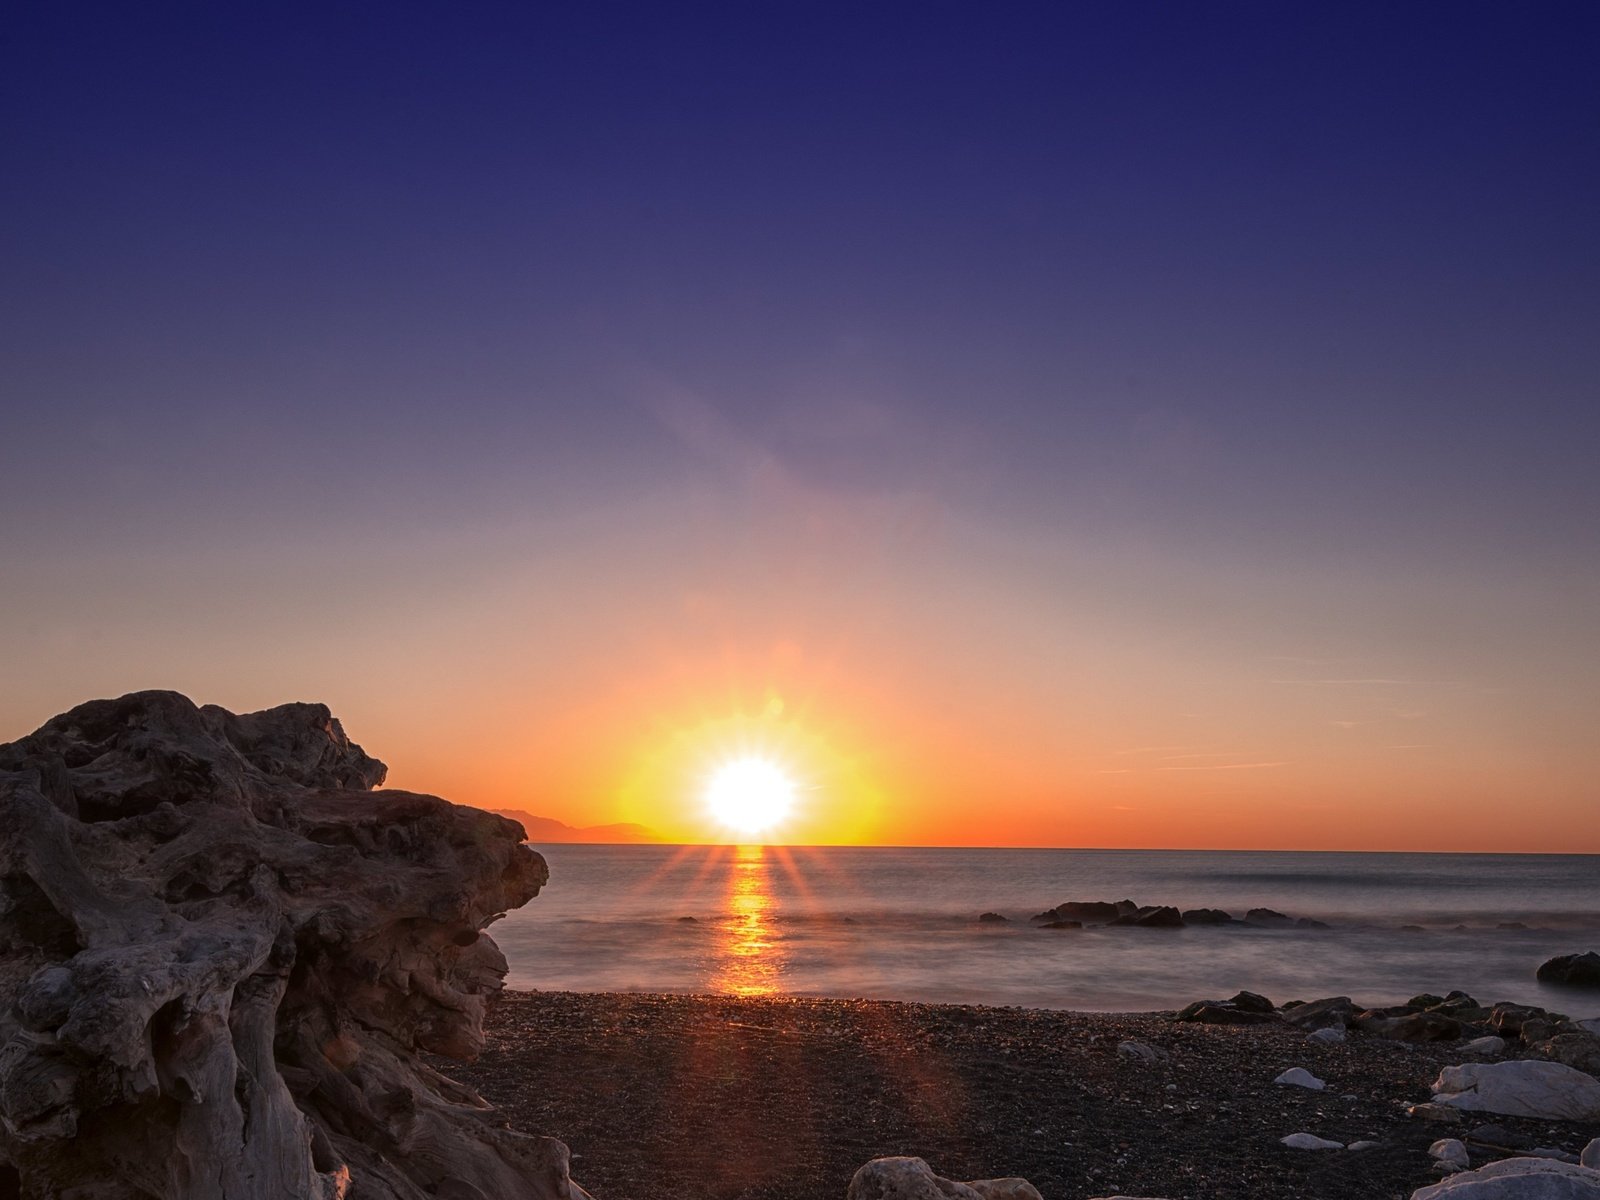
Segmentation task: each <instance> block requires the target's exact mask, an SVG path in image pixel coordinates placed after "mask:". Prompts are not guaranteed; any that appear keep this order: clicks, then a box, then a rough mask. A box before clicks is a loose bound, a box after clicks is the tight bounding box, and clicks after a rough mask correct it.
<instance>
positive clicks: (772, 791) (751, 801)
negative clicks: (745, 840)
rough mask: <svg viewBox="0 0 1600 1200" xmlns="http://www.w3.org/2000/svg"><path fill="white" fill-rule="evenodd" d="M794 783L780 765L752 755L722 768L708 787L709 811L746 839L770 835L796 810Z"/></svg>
mask: <svg viewBox="0 0 1600 1200" xmlns="http://www.w3.org/2000/svg"><path fill="white" fill-rule="evenodd" d="M794 796H795V784H794V780H793V779H791V778H789V776H788V775H787V774H786V773H785V772H784V770H783V769H782V768H781V767H779V766H778V765H777V764H776V763H774V762H771V761H769V760H768V759H765V758H759V757H757V756H754V755H748V756H746V757H743V758H736V759H734V760H733V761H732V762H729V763H725V764H723V765H722V766H720V767H718V768H717V770H716V771H715V772H714V773H713V774H712V776H711V779H710V781H709V782H708V783H707V785H706V791H705V801H706V808H707V809H708V810H709V811H710V813H711V816H712V817H713V818H714V819H715V820H716V821H717V822H718V823H719V824H721V825H724V826H726V827H727V828H729V829H731V830H733V831H735V832H736V833H739V834H743V835H746V836H753V835H755V834H761V833H766V832H767V831H768V830H770V829H772V828H773V827H774V826H776V825H777V824H778V823H779V822H780V821H782V820H783V819H784V818H785V817H786V816H788V815H789V812H790V810H791V809H792V808H793V807H794Z"/></svg>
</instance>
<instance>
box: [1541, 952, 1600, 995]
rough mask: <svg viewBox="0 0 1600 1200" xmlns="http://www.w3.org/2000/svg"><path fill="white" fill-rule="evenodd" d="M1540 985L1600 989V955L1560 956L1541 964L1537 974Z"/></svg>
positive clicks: (1592, 953) (1589, 953) (1593, 953)
mask: <svg viewBox="0 0 1600 1200" xmlns="http://www.w3.org/2000/svg"><path fill="white" fill-rule="evenodd" d="M1534 974H1535V976H1536V978H1537V979H1538V980H1539V982H1540V983H1559V984H1561V985H1563V986H1565V987H1581V988H1600V954H1596V953H1595V952H1594V951H1593V950H1590V951H1589V952H1587V953H1585V954H1558V955H1557V956H1556V957H1555V958H1551V959H1546V960H1545V961H1544V962H1543V963H1541V964H1539V969H1538V971H1536V972H1535V973H1534Z"/></svg>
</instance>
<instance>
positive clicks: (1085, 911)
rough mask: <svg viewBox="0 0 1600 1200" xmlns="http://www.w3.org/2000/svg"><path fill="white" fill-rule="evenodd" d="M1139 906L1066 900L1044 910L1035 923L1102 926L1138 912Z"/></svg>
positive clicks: (1131, 902)
mask: <svg viewBox="0 0 1600 1200" xmlns="http://www.w3.org/2000/svg"><path fill="white" fill-rule="evenodd" d="M1138 911H1139V906H1138V905H1137V904H1135V903H1134V902H1133V901H1132V900H1118V901H1115V902H1113V901H1110V900H1068V901H1067V902H1066V903H1065V904H1058V905H1056V906H1055V907H1054V908H1050V909H1046V910H1045V911H1044V912H1042V913H1040V914H1039V915H1038V916H1036V917H1034V918H1033V920H1035V921H1082V922H1084V923H1085V924H1096V925H1104V924H1106V923H1107V922H1109V921H1115V920H1116V919H1117V918H1118V917H1121V916H1126V915H1127V914H1129V913H1133V912H1138Z"/></svg>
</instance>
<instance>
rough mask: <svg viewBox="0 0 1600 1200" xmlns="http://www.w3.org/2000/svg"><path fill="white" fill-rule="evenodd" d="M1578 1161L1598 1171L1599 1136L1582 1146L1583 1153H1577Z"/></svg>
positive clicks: (1599, 1154)
mask: <svg viewBox="0 0 1600 1200" xmlns="http://www.w3.org/2000/svg"><path fill="white" fill-rule="evenodd" d="M1578 1161H1579V1162H1580V1163H1582V1164H1583V1165H1584V1166H1586V1167H1592V1168H1594V1169H1595V1170H1597V1171H1600V1137H1597V1138H1595V1139H1594V1140H1593V1141H1591V1142H1590V1143H1589V1144H1588V1145H1587V1146H1585V1147H1584V1148H1583V1153H1582V1154H1580V1155H1578Z"/></svg>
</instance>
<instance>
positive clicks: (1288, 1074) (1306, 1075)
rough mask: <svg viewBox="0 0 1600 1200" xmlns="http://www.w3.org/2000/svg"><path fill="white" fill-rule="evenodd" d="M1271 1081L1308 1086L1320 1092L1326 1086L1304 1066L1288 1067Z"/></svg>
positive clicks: (1295, 1085) (1294, 1085)
mask: <svg viewBox="0 0 1600 1200" xmlns="http://www.w3.org/2000/svg"><path fill="white" fill-rule="evenodd" d="M1272 1082H1273V1083H1285V1084H1288V1085H1289V1086H1291V1087H1303V1088H1310V1089H1311V1090H1312V1091H1313V1092H1320V1091H1321V1090H1322V1089H1323V1088H1325V1087H1327V1086H1328V1085H1327V1084H1325V1083H1323V1082H1322V1080H1320V1079H1318V1078H1317V1077H1316V1076H1315V1075H1313V1074H1312V1073H1311V1072H1310V1071H1308V1070H1306V1069H1305V1068H1304V1067H1290V1068H1289V1069H1288V1070H1287V1071H1285V1072H1284V1073H1283V1074H1282V1075H1279V1076H1278V1077H1277V1078H1276V1079H1274V1080H1273V1081H1272Z"/></svg>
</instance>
